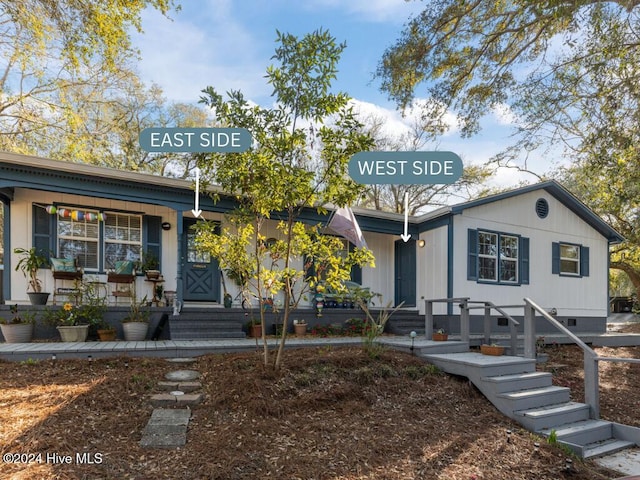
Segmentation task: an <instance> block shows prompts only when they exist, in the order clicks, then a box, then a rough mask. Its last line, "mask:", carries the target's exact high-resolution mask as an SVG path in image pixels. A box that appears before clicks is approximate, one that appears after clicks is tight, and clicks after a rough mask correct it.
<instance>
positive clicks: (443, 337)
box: [431, 332, 449, 342]
mask: <svg viewBox="0 0 640 480" xmlns="http://www.w3.org/2000/svg"><path fill="white" fill-rule="evenodd" d="M448 338H449V335H448V334H446V333H437V332H436V333H434V334H433V335H431V339H432V340H433V341H434V342H446V341H447V340H448Z"/></svg>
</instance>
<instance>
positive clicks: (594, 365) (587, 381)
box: [584, 351, 600, 420]
mask: <svg viewBox="0 0 640 480" xmlns="http://www.w3.org/2000/svg"><path fill="white" fill-rule="evenodd" d="M599 380H600V379H599V376H598V357H597V355H593V354H592V353H590V352H587V351H585V352H584V403H586V404H587V405H589V409H590V410H591V418H593V419H596V420H597V419H598V418H600V396H599V388H600V387H599V384H600V381H599Z"/></svg>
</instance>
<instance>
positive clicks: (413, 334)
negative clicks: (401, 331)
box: [409, 330, 418, 355]
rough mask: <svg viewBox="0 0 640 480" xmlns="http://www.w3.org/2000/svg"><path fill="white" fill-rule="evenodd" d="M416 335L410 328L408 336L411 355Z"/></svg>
mask: <svg viewBox="0 0 640 480" xmlns="http://www.w3.org/2000/svg"><path fill="white" fill-rule="evenodd" d="M417 335H418V334H417V333H416V332H415V330H412V331H411V333H410V334H409V336H410V337H411V355H413V342H414V341H415V339H416V336H417Z"/></svg>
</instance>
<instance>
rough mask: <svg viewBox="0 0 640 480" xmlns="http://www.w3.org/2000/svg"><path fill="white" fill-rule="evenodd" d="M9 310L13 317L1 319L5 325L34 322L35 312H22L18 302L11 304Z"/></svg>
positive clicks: (0, 321)
mask: <svg viewBox="0 0 640 480" xmlns="http://www.w3.org/2000/svg"><path fill="white" fill-rule="evenodd" d="M9 311H10V312H11V319H10V320H6V319H4V318H3V319H0V323H3V324H5V325H20V324H24V323H33V322H34V321H35V314H34V313H33V312H20V311H19V310H18V305H17V304H16V305H11V307H9Z"/></svg>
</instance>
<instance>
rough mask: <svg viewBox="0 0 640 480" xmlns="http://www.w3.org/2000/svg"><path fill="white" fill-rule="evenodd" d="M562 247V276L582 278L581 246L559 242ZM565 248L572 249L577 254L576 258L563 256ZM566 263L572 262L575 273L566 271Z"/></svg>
mask: <svg viewBox="0 0 640 480" xmlns="http://www.w3.org/2000/svg"><path fill="white" fill-rule="evenodd" d="M559 245H560V267H559V268H560V275H570V276H572V277H579V276H580V245H575V244H573V243H563V242H559ZM565 248H571V249H573V250H574V251H575V252H576V255H575V257H567V256H564V255H563V250H564V249H565ZM565 262H570V263H571V264H575V271H568V270H565V269H564V268H563V267H564V266H565V265H566V263H565Z"/></svg>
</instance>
